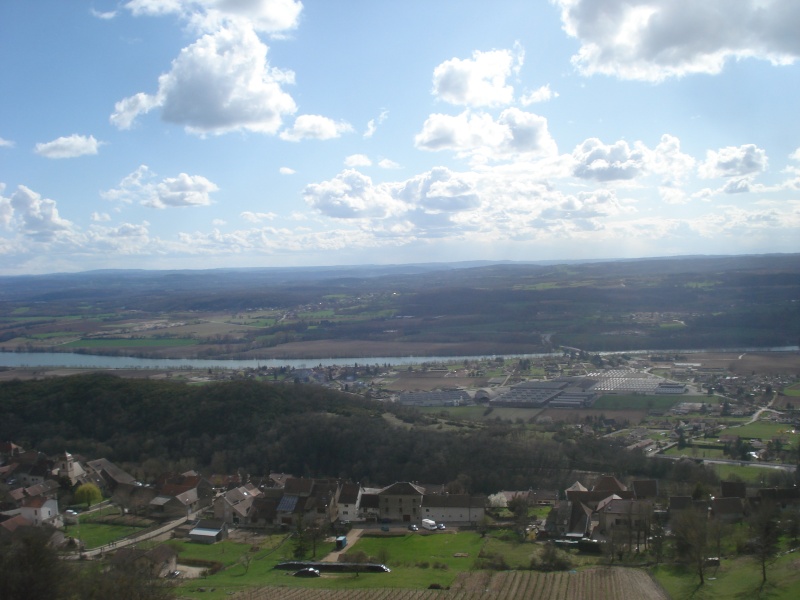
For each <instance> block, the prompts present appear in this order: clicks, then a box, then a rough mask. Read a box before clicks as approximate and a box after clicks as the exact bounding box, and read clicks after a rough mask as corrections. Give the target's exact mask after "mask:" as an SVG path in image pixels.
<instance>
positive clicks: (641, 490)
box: [632, 479, 658, 498]
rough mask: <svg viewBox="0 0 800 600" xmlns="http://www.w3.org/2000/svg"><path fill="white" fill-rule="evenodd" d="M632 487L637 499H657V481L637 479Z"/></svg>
mask: <svg viewBox="0 0 800 600" xmlns="http://www.w3.org/2000/svg"><path fill="white" fill-rule="evenodd" d="M632 486H633V493H634V495H635V496H636V497H637V498H656V497H658V479H637V480H635V481H634V482H633V484H632Z"/></svg>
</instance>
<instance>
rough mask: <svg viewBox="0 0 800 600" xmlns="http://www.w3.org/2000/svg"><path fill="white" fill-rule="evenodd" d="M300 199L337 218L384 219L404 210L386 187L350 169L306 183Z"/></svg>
mask: <svg viewBox="0 0 800 600" xmlns="http://www.w3.org/2000/svg"><path fill="white" fill-rule="evenodd" d="M303 198H304V199H305V201H306V202H307V203H308V205H309V206H310V207H311V208H313V209H315V210H318V211H319V212H321V213H322V214H324V215H327V216H329V217H335V218H338V219H353V218H367V217H369V218H384V217H387V216H389V215H391V214H396V213H398V212H402V211H403V210H404V209H403V206H402V203H401V202H399V201H398V200H396V199H395V198H394V197H393V194H392V190H391V188H390V187H389V186H387V185H382V184H379V185H374V184H373V183H372V179H370V178H369V177H367V176H366V175H363V174H361V173H359V172H358V171H356V170H354V169H348V170H346V171H344V172H342V173H340V174H339V175H337V176H336V177H334V178H333V179H331V180H329V181H323V182H322V183H313V184H310V185H307V186H306V187H305V190H304V191H303Z"/></svg>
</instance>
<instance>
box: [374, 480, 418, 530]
mask: <svg viewBox="0 0 800 600" xmlns="http://www.w3.org/2000/svg"><path fill="white" fill-rule="evenodd" d="M424 494H425V489H424V488H422V487H420V486H418V485H416V484H413V483H409V482H407V481H406V482H398V483H393V484H392V485H390V486H387V487H385V488H383V489H382V490H381V491H380V492H378V502H379V506H380V518H381V519H386V520H389V521H404V522H411V521H419V520H420V519H422V518H423V517H422V516H421V514H422V513H421V512H420V506H422V497H423V496H424Z"/></svg>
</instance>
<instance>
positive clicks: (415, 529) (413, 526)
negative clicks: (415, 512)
mask: <svg viewBox="0 0 800 600" xmlns="http://www.w3.org/2000/svg"><path fill="white" fill-rule="evenodd" d="M408 530H409V531H419V527H417V526H416V525H414V524H413V523H412V524H411V525H409V526H408Z"/></svg>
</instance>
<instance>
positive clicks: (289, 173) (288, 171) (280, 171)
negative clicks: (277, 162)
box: [278, 167, 297, 175]
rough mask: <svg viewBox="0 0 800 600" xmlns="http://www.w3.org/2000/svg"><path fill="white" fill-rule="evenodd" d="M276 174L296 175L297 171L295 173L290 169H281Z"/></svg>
mask: <svg viewBox="0 0 800 600" xmlns="http://www.w3.org/2000/svg"><path fill="white" fill-rule="evenodd" d="M278 173H280V174H281V175H294V174H295V173H297V171H295V170H294V169H292V168H291V167H281V168H280V169H278Z"/></svg>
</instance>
